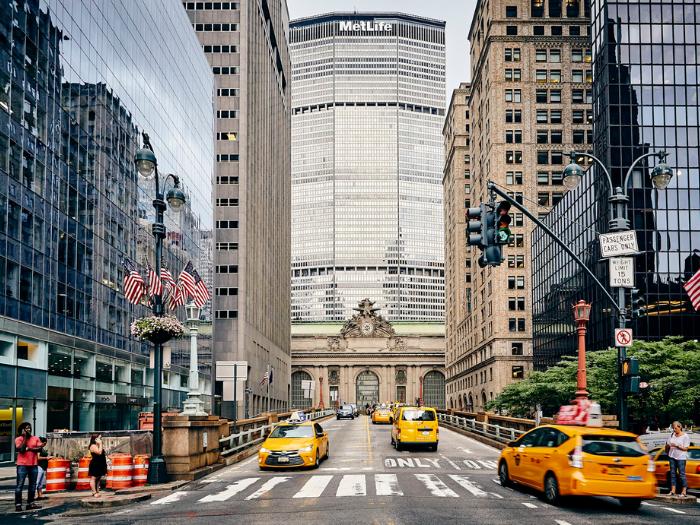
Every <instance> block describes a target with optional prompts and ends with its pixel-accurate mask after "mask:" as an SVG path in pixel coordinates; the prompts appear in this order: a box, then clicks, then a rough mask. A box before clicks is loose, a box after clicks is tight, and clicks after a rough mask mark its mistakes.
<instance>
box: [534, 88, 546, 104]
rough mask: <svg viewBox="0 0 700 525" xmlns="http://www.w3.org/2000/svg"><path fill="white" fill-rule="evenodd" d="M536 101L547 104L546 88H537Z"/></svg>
mask: <svg viewBox="0 0 700 525" xmlns="http://www.w3.org/2000/svg"><path fill="white" fill-rule="evenodd" d="M535 102H537V103H538V104H546V103H547V90H546V89H537V90H535Z"/></svg>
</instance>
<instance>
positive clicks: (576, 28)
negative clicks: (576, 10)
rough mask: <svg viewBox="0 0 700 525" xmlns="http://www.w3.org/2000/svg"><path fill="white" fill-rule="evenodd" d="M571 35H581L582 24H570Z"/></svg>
mask: <svg viewBox="0 0 700 525" xmlns="http://www.w3.org/2000/svg"><path fill="white" fill-rule="evenodd" d="M569 35H571V36H581V26H569Z"/></svg>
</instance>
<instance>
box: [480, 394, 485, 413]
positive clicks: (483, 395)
mask: <svg viewBox="0 0 700 525" xmlns="http://www.w3.org/2000/svg"><path fill="white" fill-rule="evenodd" d="M481 408H482V410H483V409H485V408H486V392H483V391H482V392H481Z"/></svg>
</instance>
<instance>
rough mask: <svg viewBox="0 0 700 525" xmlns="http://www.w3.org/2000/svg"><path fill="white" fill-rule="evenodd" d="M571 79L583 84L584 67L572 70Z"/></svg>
mask: <svg viewBox="0 0 700 525" xmlns="http://www.w3.org/2000/svg"><path fill="white" fill-rule="evenodd" d="M571 81H572V82H577V83H579V84H581V83H582V82H583V70H582V69H574V70H573V71H572V72H571Z"/></svg>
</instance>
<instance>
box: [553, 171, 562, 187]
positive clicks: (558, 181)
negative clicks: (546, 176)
mask: <svg viewBox="0 0 700 525" xmlns="http://www.w3.org/2000/svg"><path fill="white" fill-rule="evenodd" d="M562 184H564V174H563V173H562V172H561V171H553V172H552V186H561V185H562Z"/></svg>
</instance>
